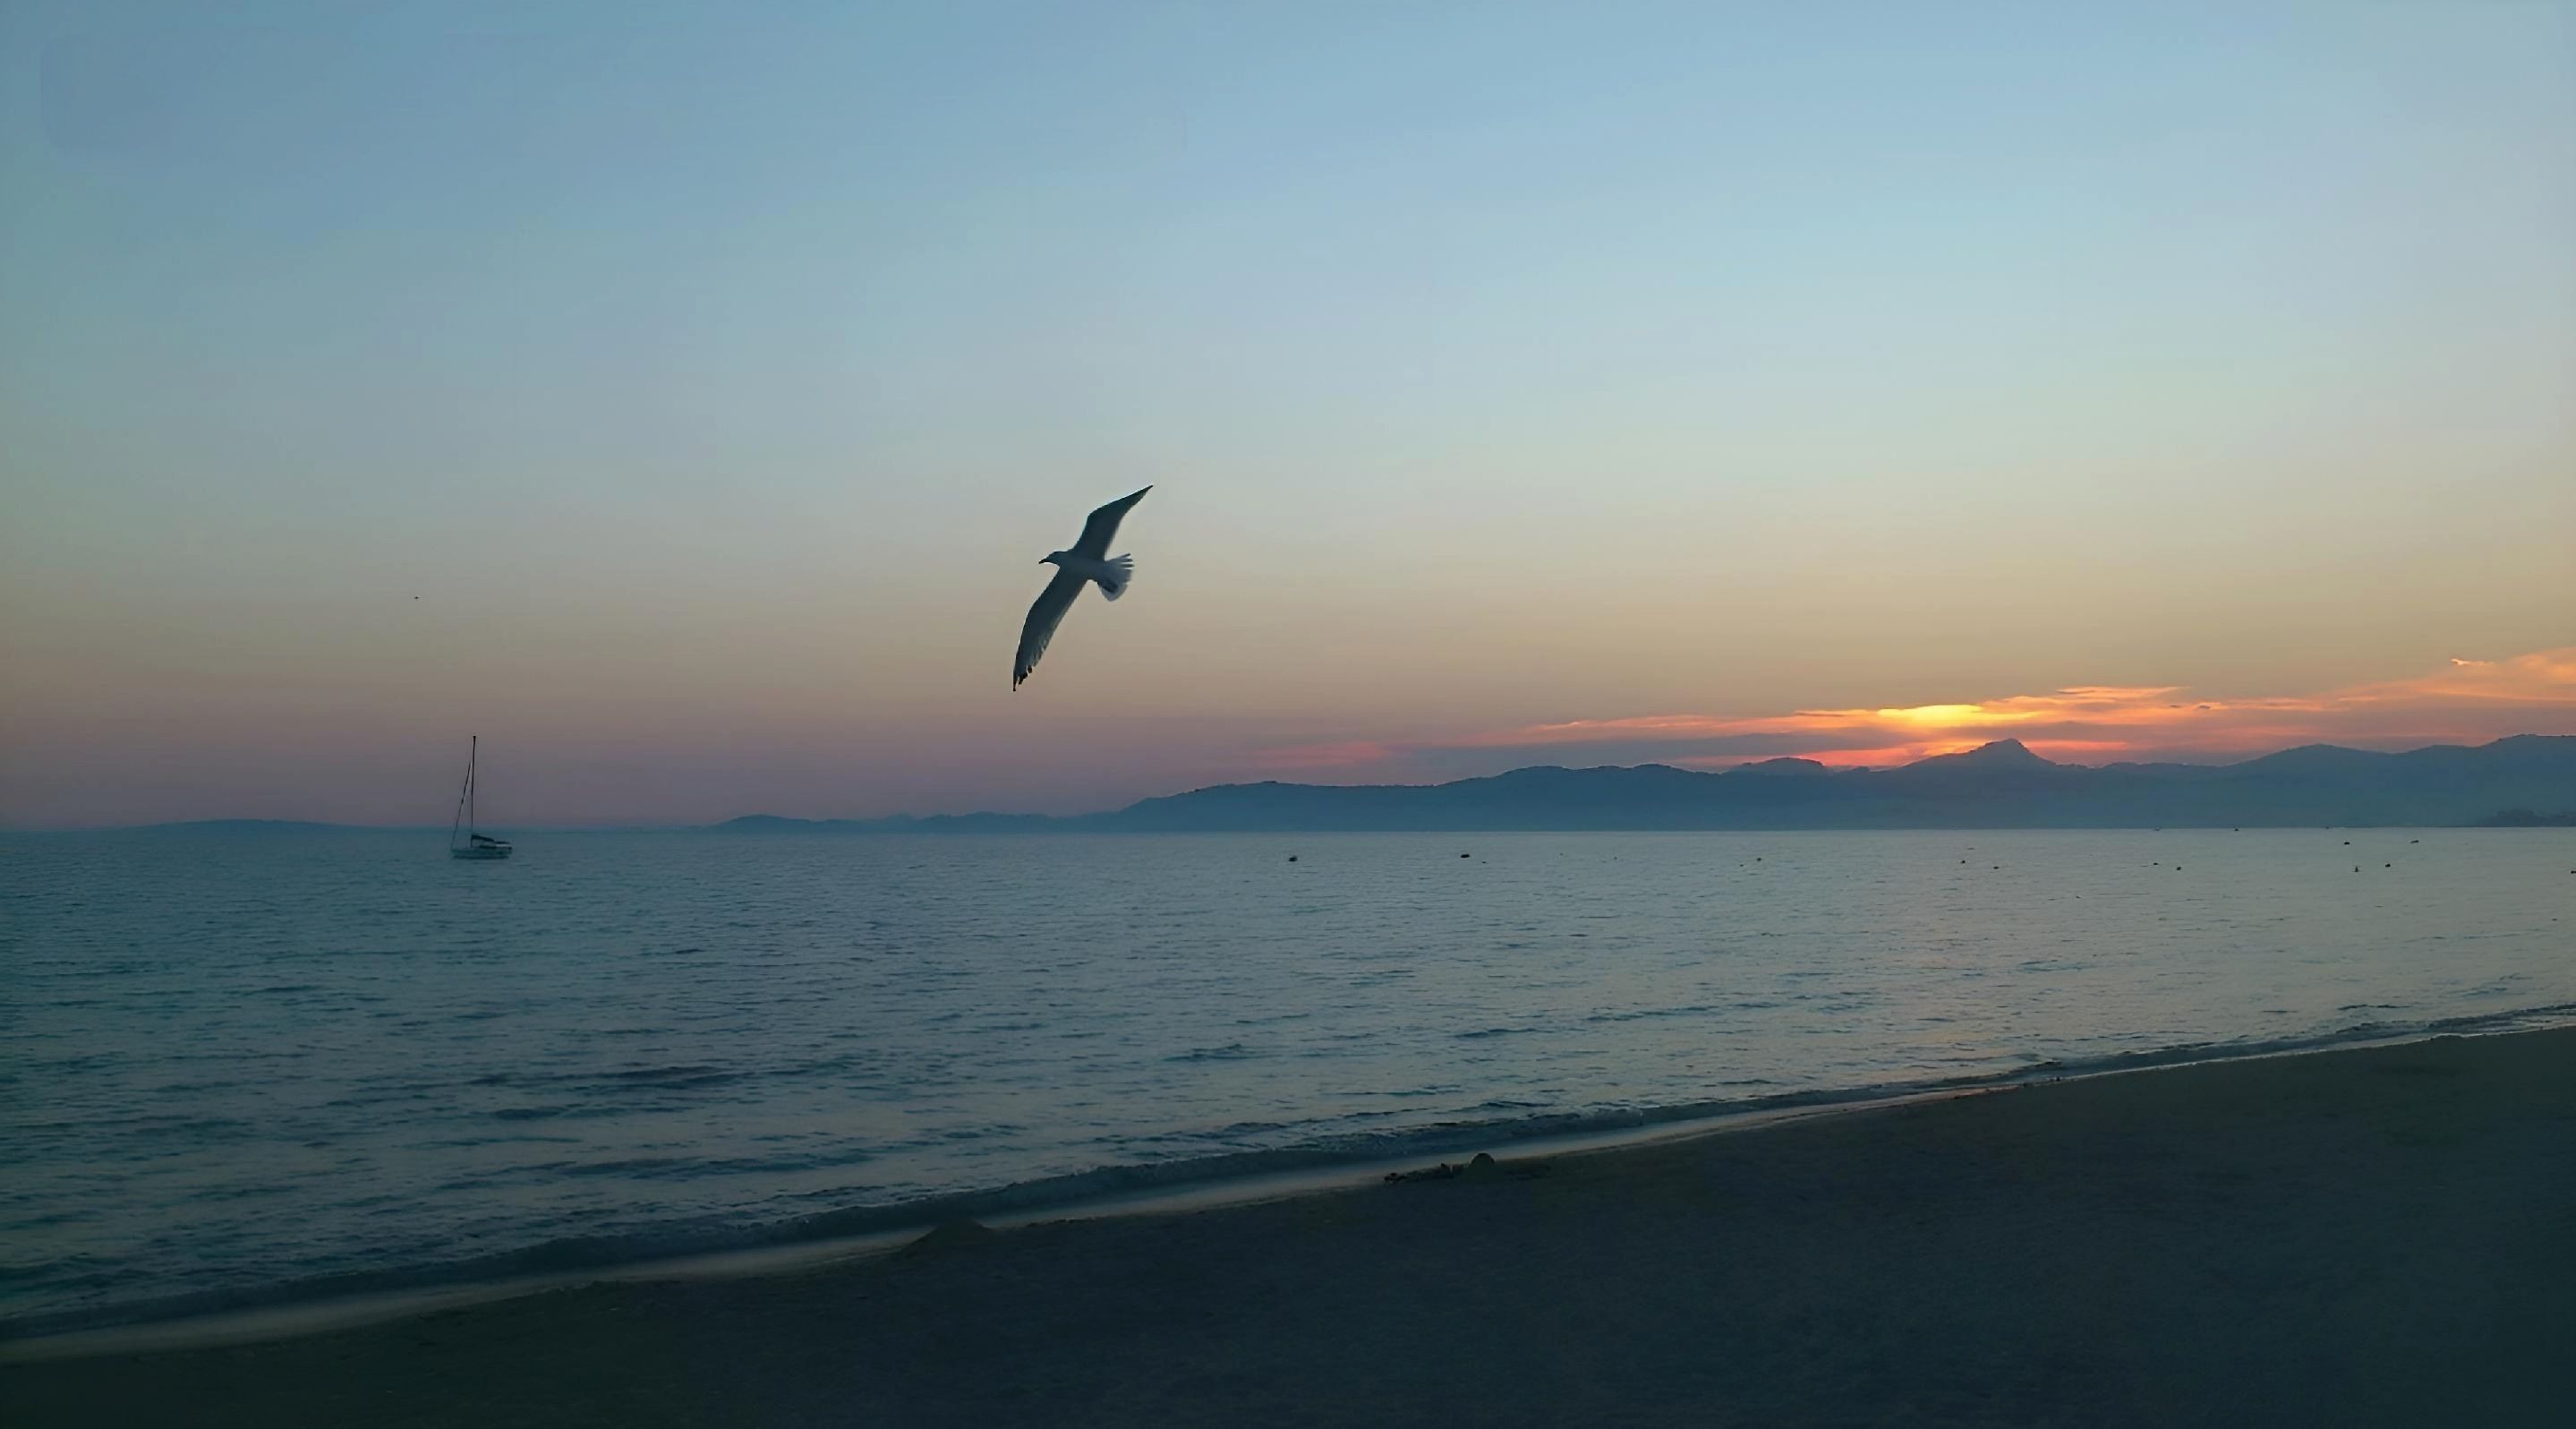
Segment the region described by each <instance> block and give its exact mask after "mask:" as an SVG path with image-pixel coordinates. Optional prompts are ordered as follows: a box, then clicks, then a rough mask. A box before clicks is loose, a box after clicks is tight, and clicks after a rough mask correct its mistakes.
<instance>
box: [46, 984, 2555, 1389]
mask: <svg viewBox="0 0 2576 1429" xmlns="http://www.w3.org/2000/svg"><path fill="white" fill-rule="evenodd" d="M2571 1344H2576V1030H2561V1031H2549V1032H2534V1033H2524V1034H2517V1035H2511V1036H2499V1037H2486V1038H2472V1039H2462V1038H2446V1039H2441V1040H2436V1041H2431V1042H2422V1043H2415V1044H2410V1045H2404V1046H2391V1047H2377V1048H2368V1049H2360V1050H2349V1051H2337V1052H2328V1053H2318V1054H2311V1055H2305V1056H2295V1057H2282V1058H2273V1059H2267V1060H2261V1061H2248V1062H2235V1063H2222V1064H2212V1065H2204V1066H2195V1067H2184V1068H2177V1069H2170V1070H2163V1071H2155V1072H2146V1073H2136V1074H2129V1075H2120V1076H2106V1077H2097V1078H2091V1079H2084V1080H2076V1081H2067V1082H2061V1083H2051V1084H2043V1085H2039V1086H2033V1087H2029V1088H2025V1089H2021V1090H2015V1091H2006V1092H1995V1093H1988V1094H1982V1095H1975V1096H1963V1097H1958V1098H1952V1099H1948V1100H1942V1101H1935V1102H1918V1103H1914V1104H1909V1105H1904V1106H1896V1107H1888V1108H1880V1109H1874V1110H1866V1111H1854V1112H1844V1113H1837V1114H1829V1115H1820V1116H1816V1117H1813V1118H1809V1119H1805V1120H1800V1121H1794V1122H1790V1123H1786V1124H1781V1125H1773V1126H1767V1127H1761V1128H1758V1129H1753V1130H1746V1131H1739V1132H1733V1133H1727V1134H1719V1135H1710V1136H1703V1137H1699V1138H1695V1139H1691V1140H1686V1141H1678V1142H1666V1143H1659V1144H1652V1145H1646V1146H1639V1147H1632V1148H1626V1149H1620V1150H1612V1151H1603V1152H1593V1153H1587V1154H1581V1155H1569V1156H1560V1157H1556V1158H1554V1159H1552V1160H1550V1161H1547V1162H1545V1163H1534V1162H1529V1161H1521V1162H1509V1161H1507V1162H1505V1163H1503V1165H1502V1166H1501V1167H1500V1168H1498V1169H1496V1170H1495V1171H1494V1172H1492V1173H1491V1174H1486V1175H1479V1176H1471V1177H1460V1178H1455V1179H1425V1180H1418V1181H1409V1182H1406V1183H1402V1184H1395V1185H1374V1186H1369V1187H1366V1188H1363V1189H1357V1190H1350V1191H1341V1192H1333V1193H1327V1194H1319V1195H1312V1196H1306V1197H1302V1198H1298V1199H1293V1200H1283V1201H1274V1202H1269V1203H1264V1204H1254V1205H1238V1206H1230V1207H1222V1208H1217V1209H1210V1210H1201V1211H1195V1212H1187V1213H1177V1214H1164V1215H1137V1216H1123V1217H1114V1218H1106V1219H1092V1220H1074V1221H1058V1222H1050V1223H1046V1224H1040V1225H1034V1226H1029V1227H1024V1228H1020V1229H1016V1230H1008V1231H1001V1232H995V1233H992V1234H989V1235H962V1236H943V1237H940V1238H939V1241H938V1243H936V1244H932V1245H926V1246H923V1247H920V1248H917V1249H914V1250H910V1251H907V1252H903V1253H899V1254H895V1255H892V1256H887V1257H883V1258H878V1259H872V1260H866V1261H859V1262H853V1263H847V1264H842V1265H838V1266H833V1267H829V1268H825V1269H820V1270H812V1271H807V1272H803V1273H799V1274H792V1275H780V1276H771V1277H759V1278H740V1279H731V1280H709V1281H696V1282H684V1283H628V1284H602V1285H592V1286H588V1287H585V1288H580V1289H573V1290H564V1291H558V1292H554V1293H549V1294H544V1295H537V1296H530V1297H526V1298H522V1299H517V1300H510V1301H504V1302H499V1303H493V1304H486V1305H480V1306H475V1307H471V1308H467V1309H461V1310H452V1311H446V1312H441V1313H437V1314H432V1315H427V1316H422V1317H416V1318H410V1319H404V1320H399V1321H393V1322H389V1323H379V1324H373V1325H366V1326H360V1327H355V1328H350V1329H346V1330H342V1331H338V1332H334V1333H325V1334H316V1335H308V1336H304V1337H301V1338H295V1339H287V1340H278V1341H272V1342H268V1343H257V1344H242V1345H231V1346H224V1347H214V1348H201V1349H192V1350H174V1351H164V1352H157V1353H149V1354H125V1355H105V1356H92V1357H86V1358H76V1359H61V1360H51V1361H39V1362H31V1363H14V1364H10V1365H8V1366H7V1367H6V1368H5V1369H0V1417H5V1418H6V1420H7V1421H8V1422H9V1423H10V1424H12V1425H18V1426H34V1425H54V1424H111V1423H130V1424H141V1423H192V1424H260V1425H278V1424H360V1423H365V1424H467V1423H471V1424H477V1425H486V1426H491V1425H507V1424H730V1423H746V1424H974V1425H994V1424H1159V1425H1190V1424H1220V1423H1222V1424H1246V1423H1251V1424H1296V1423H1317V1422H1324V1423H1349V1424H1414V1423H1431V1422H1449V1423H1461V1424H1540V1423H1548V1424H1574V1423H1596V1424H1597V1423H1640V1424H1644V1423H1682V1422H1691V1423H1747V1424H1777V1423H1838V1424H1878V1423H1890V1424H1899V1423H1901V1424H1981V1423H1996V1424H2018V1423H2046V1424H2172V1423H2294V1422H2295V1423H2389V1424H2400V1423H2405V1424H2413V1423H2437V1422H2448V1423H2482V1424H2518V1423H2531V1424H2538V1423H2544V1422H2563V1421H2560V1420H2558V1419H2557V1418H2556V1416H2557V1415H2558V1414H2560V1413H2563V1412H2564V1410H2565V1407H2566V1405H2567V1403H2568V1402H2569V1400H2570V1396H2571V1395H2576V1370H2571V1369H2569V1368H2568V1362H2567V1360H2566V1358H2565V1351H2566V1348H2567V1346H2569V1345H2571Z"/></svg>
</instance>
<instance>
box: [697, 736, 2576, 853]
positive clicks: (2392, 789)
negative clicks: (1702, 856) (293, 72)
mask: <svg viewBox="0 0 2576 1429" xmlns="http://www.w3.org/2000/svg"><path fill="white" fill-rule="evenodd" d="M2532 810H2576V735H2539V734H2520V735H2514V736H2512V737H2511V738H2507V739H2499V740H2496V741H2495V742H2494V743H2492V744H2483V745H2478V746H2475V747H2467V746H2461V745H2434V746H2431V747H2429V748H2425V749H2414V750H2408V751H2407V752H2405V753H2403V754H2379V753H2374V752H2372V751H2369V750H2361V749H2343V748H2339V747H2337V746H2334V745H2327V744H2311V745H2306V746H2303V747H2301V748H2298V749H2285V750H2283V751H2281V752H2280V753H2278V754H2267V755H2264V756H2262V757H2261V758H2259V759H2248V760H2245V761H2243V762H2241V763H2236V764H2107V765H2102V766H2099V767H2094V766H2086V765H2077V764H2055V763H2051V762H2050V761H2048V760H2045V759H2042V758H2040V757H2039V756H2038V755H2036V754H2033V753H2031V752H2030V750H2029V749H2027V748H2025V747H2024V746H2023V745H2022V743H2021V742H2020V741H2019V740H2012V739H2004V740H1997V741H1996V742H1994V743H1992V744H1988V745H1984V746H1982V747H1980V748H1977V749H1973V750H1970V751H1968V752H1967V753H1965V754H1945V755H1939V756H1936V757H1934V758H1931V759H1926V760H1922V761H1920V762H1919V763H1914V764H1908V765H1905V766H1903V767H1901V768H1895V769H1862V770H1850V771H1845V772H1839V773H1838V772H1835V771H1833V770H1830V769H1827V768H1826V767H1825V766H1824V765H1821V764H1818V763H1816V762H1814V761H1813V760H1807V759H1770V760H1764V761H1762V762H1761V763H1758V764H1747V765H1742V766H1739V767H1737V768H1734V769H1729V770H1726V771H1724V772H1721V773H1707V772H1702V771H1698V770H1690V769H1675V768H1672V767H1671V766H1669V765H1663V764H1643V765H1638V766H1635V767H1633V768H1612V767H1604V768H1597V769H1562V768H1556V767H1553V766H1549V767H1544V768H1534V769H1515V770H1513V771H1511V772H1510V773H1508V774H1496V775H1493V776H1491V777H1489V778H1483V779H1461V780H1458V781H1456V782H1454V783H1449V784H1362V785H1337V784H1281V783H1275V782H1266V783H1260V784H1220V785H1217V786H1215V787H1213V788H1208V789H1197V790H1193V791H1191V792H1190V793H1187V794H1174V795H1170V796H1168V797H1165V798H1159V799H1147V800H1144V801H1143V802H1141V803H1136V804H1130V805H1128V806H1127V807H1126V808H1123V809H1118V810H1115V811H1112V812H1108V813H1100V814H1084V815H1080V816H1077V817H1072V818H1049V817H1046V816H1043V815H1037V814H963V815H939V816H935V817H931V818H912V817H909V816H902V817H896V818H890V819H825V820H812V819H782V818H778V817H775V816H773V815H767V814H757V815H753V816H750V817H748V818H740V819H734V820H732V821H730V822H727V823H723V824H719V825H716V828H717V829H719V830H722V831H724V832H728V833H744V834H759V833H787V832H797V833H813V832H836V833H1036V832H1074V831H1098V832H1118V833H1256V832H1283V833H1284V832H1297V833H1306V832H1318V833H1320V832H1344V831H1347V832H1358V831H1371V830H1376V831H1387V832H1397V831H1408V832H1453V831H1454V832H1475V831H1502V830H1533V831H1538V830H1569V831H1570V830H1584V829H1600V830H1609V829H1636V830H1643V829H1996V828H2062V829H2105V828H2148V827H2157V828H2193V827H2198V828H2213V827H2214V828H2266V827H2268V828H2283V827H2311V828H2313V827H2318V826H2321V825H2335V826H2339V827H2347V828H2349V827H2357V826H2364V825H2374V824H2376V825H2405V826H2421V827H2434V826H2447V825H2463V824H2477V823H2484V824H2490V825H2503V826H2529V825H2546V824H2554V823H2556V822H2558V821H2559V818H2560V816H2558V815H2555V814H2534V813H2531V812H2530V811H2532Z"/></svg>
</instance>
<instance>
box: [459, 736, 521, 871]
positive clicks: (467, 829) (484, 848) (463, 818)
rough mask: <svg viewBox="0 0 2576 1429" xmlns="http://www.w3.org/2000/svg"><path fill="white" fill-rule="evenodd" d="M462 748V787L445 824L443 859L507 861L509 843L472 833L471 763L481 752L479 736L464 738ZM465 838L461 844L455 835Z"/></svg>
mask: <svg viewBox="0 0 2576 1429" xmlns="http://www.w3.org/2000/svg"><path fill="white" fill-rule="evenodd" d="M466 739H467V741H468V742H467V744H466V746H465V787H464V788H463V789H462V790H459V791H458V793H457V795H456V817H455V818H453V819H450V820H449V821H448V823H447V856H448V857H449V858H508V857H509V856H510V841H509V840H508V839H496V838H493V837H491V836H490V835H488V834H478V833H476V832H474V761H475V756H476V755H477V754H479V753H481V751H482V744H483V739H482V736H480V735H467V736H466ZM459 833H462V834H464V835H465V838H464V841H463V842H462V843H460V842H458V841H457V837H456V836H457V835H458V834H459Z"/></svg>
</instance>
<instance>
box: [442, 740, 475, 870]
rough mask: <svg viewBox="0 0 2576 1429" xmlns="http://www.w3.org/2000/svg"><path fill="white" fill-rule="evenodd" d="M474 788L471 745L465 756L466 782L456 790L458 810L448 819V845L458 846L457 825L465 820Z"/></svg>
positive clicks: (450, 846)
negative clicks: (467, 800)
mask: <svg viewBox="0 0 2576 1429" xmlns="http://www.w3.org/2000/svg"><path fill="white" fill-rule="evenodd" d="M473 789H474V755H473V754H472V752H471V746H469V747H468V753H467V754H466V756H465V784H464V787H462V788H460V789H458V790H457V791H456V812H455V813H454V814H453V815H451V816H450V817H449V818H448V820H447V846H448V847H449V848H454V847H456V829H457V826H458V825H459V824H461V823H463V822H464V821H465V800H466V798H467V797H468V796H469V795H470V794H471V793H472V792H473Z"/></svg>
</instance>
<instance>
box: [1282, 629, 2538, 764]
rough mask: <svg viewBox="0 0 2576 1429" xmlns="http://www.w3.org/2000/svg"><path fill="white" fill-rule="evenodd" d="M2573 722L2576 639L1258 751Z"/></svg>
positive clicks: (1713, 759) (2305, 731) (1289, 756)
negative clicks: (2308, 678)
mask: <svg viewBox="0 0 2576 1429" xmlns="http://www.w3.org/2000/svg"><path fill="white" fill-rule="evenodd" d="M2565 732H2576V646H2566V647H2562V648H2558V649H2553V650H2541V651H2535V652H2533V653H2531V654H2528V655H2518V656H2515V657H2513V658H2511V659H2506V660H2464V659H2454V660H2452V661H2450V662H2449V663H2448V664H2447V665H2445V666H2444V667H2443V668H2441V669H2439V670H2436V671H2433V672H2431V673H2429V674H2426V675H2422V676H2419V677H2416V678H2413V679H2407V680H2392V681H2385V682H2381V683H2377V684H2367V685H2354V686H2350V687H2347V688H2344V689H2339V690H2329V691H2325V692H2323V693H2320V694H2311V695H2267V696H2256V697H2252V698H2232V699H2217V698H2209V699H2203V698H2194V697H2193V696H2192V695H2191V694H2190V692H2189V691H2188V690H2187V689H2185V688H2184V687H2181V686H2169V685H2149V686H2138V685H2073V686H2069V687H2067V688H2064V689H2060V690H2056V691H2053V692H2050V693H2048V694H2037V695H2003V696H1997V697H1995V698H1991V699H1982V700H1972V701H1964V702H1960V703H1952V704H1931V705H1912V706H1902V707H1894V708H1881V709H1824V710H1796V711H1792V712H1789V713H1786V714H1774V715H1750V716H1741V715H1706V714H1659V715H1627V716H1621V717H1618V718H1611V719H1584V720H1568V721H1564V722H1562V723H1555V724H1537V725H1527V726H1523V727H1521V728H1517V729H1505V730H1494V731H1490V732H1486V733H1482V734H1474V735H1469V736H1465V737H1463V738H1457V739H1447V740H1434V741H1427V742H1422V743H1414V744H1392V743H1385V742H1380V741H1352V742H1346V743H1341V744H1326V745H1308V746H1300V747H1299V748H1296V749H1282V750H1272V751H1269V752H1268V753H1266V754H1265V755H1263V756H1261V757H1260V760H1259V762H1261V763H1262V764H1264V765H1265V766H1267V767H1273V768H1282V769H1336V770H1339V769H1355V768H1359V767H1364V766H1384V765H1389V764H1395V763H1398V762H1400V761H1406V760H1410V761H1413V762H1417V763H1420V762H1424V761H1426V760H1429V761H1431V762H1436V763H1440V764H1443V765H1447V766H1452V767H1455V766H1457V765H1459V763H1460V756H1463V755H1467V754H1470V753H1472V752H1474V751H1485V752H1488V753H1490V754H1494V755H1502V754H1505V753H1512V754H1521V755H1544V754H1547V753H1548V752H1549V751H1551V750H1553V749H1555V748H1556V747H1559V746H1576V747H1587V746H1588V747H1590V748H1591V751H1592V752H1593V753H1595V754H1599V755H1607V756H1610V757H1611V758H1610V759H1609V760H1607V761H1605V762H1643V761H1645V760H1656V761H1660V762H1666V763H1674V764H1682V765H1687V766H1691V767H1696V768H1724V767H1726V766H1729V765H1734V764H1741V763H1745V762H1747V761H1750V760H1755V759H1764V758H1772V757H1776V756H1779V755H1784V754H1795V755H1798V756H1800V757H1802V758H1807V759H1814V760H1817V761H1819V762H1821V763H1825V764H1831V765H1837V766H1843V767H1849V766H1853V765H1870V766H1883V765H1889V764H1902V763H1909V762H1911V761H1913V760H1917V759H1922V758H1926V757H1928V756H1930V755H1935V754H1947V753H1954V752H1957V751H1959V750H1962V749H1969V748H1974V747H1975V746H1977V745H1979V744H1983V743H1985V742H1986V741H1988V740H1992V739H2001V738H2005V737H2011V738H2017V739H2020V740H2021V741H2022V742H2023V743H2025V744H2027V745H2028V746H2029V747H2030V748H2031V749H2032V750H2033V751H2034V752H2036V753H2038V754H2040V755H2042V756H2044V757H2046V758H2050V759H2055V760H2059V761H2061V762H2066V763H2077V764H2107V763H2115V762H2118V761H2120V760H2126V759H2144V758H2160V759H2174V758H2180V759H2195V758H2197V759H2220V758H2232V757H2242V756H2247V755H2253V754H2259V753H2264V752H2268V751H2270V750H2274V749H2281V748H2286V747H2288V746H2291V745H2297V744H2307V743H2316V742H2339V743H2347V744H2357V745H2364V746H2378V747H2407V746H2414V745H2422V744H2434V743H2475V742H2481V741H2484V740H2488V739H2495V738H2499V737H2501V736H2503V735H2507V734H2518V733H2565ZM1553 757H1557V758H1561V757H1562V756H1553Z"/></svg>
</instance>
